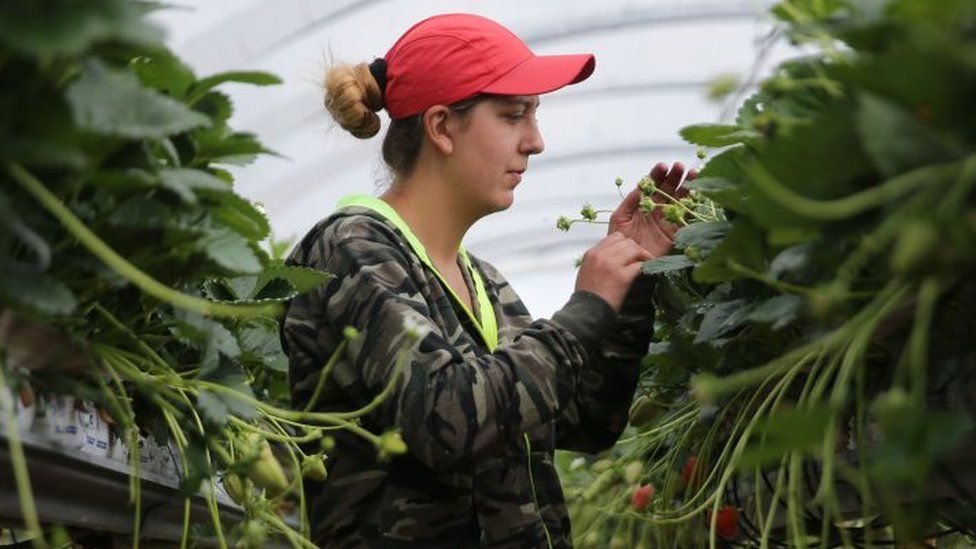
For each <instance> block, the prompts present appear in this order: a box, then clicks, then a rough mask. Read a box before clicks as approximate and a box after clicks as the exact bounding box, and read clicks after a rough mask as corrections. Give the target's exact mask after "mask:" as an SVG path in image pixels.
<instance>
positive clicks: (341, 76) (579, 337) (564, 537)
mask: <svg viewBox="0 0 976 549" xmlns="http://www.w3.org/2000/svg"><path fill="white" fill-rule="evenodd" d="M593 67H594V59H593V56H592V55H567V56H548V57H542V56H535V55H534V54H533V53H532V52H531V51H530V50H529V49H528V47H527V46H525V44H524V43H522V42H521V41H520V40H519V39H518V38H517V37H515V36H514V35H513V34H512V33H511V32H510V31H508V30H507V29H505V28H504V27H502V26H501V25H499V24H497V23H495V22H493V21H491V20H488V19H485V18H483V17H478V16H474V15H465V14H449V15H441V16H436V17H432V18H429V19H426V20H424V21H421V22H420V23H418V24H417V25H415V26H414V27H412V28H411V29H410V30H408V31H407V32H406V33H405V34H404V35H403V36H402V37H401V38H400V39H399V40H398V41H397V42H396V44H394V46H393V47H392V48H391V49H390V51H389V52H388V53H387V54H386V56H385V57H384V58H383V59H380V60H377V61H375V62H373V63H372V64H371V65H369V66H367V65H366V64H360V65H357V66H346V65H342V66H336V67H334V68H332V69H331V70H330V71H329V74H328V75H327V82H326V100H325V102H326V106H327V108H328V110H329V112H330V113H331V114H332V116H333V117H334V118H335V119H336V120H337V121H338V122H339V124H340V125H342V127H343V128H346V129H347V130H349V131H350V132H351V133H352V134H353V135H355V136H357V137H360V138H368V137H370V136H372V135H374V134H376V133H377V131H378V129H379V125H380V123H379V118H378V117H377V115H376V114H375V111H378V110H380V109H382V108H386V109H387V110H388V111H389V113H390V116H391V118H392V120H393V122H392V124H391V126H390V128H389V130H388V132H387V135H386V137H385V139H384V142H383V158H384V160H385V161H386V163H387V164H388V165H389V166H390V168H391V170H392V172H393V174H394V182H393V184H392V186H391V187H390V188H389V189H388V190H387V191H386V192H385V193H384V194H383V195H382V196H381V197H380V198H370V197H350V198H347V199H344V200H343V201H341V202H340V207H339V209H338V211H337V212H336V213H334V214H333V215H331V216H330V217H328V218H327V219H325V220H323V221H321V222H320V223H318V224H317V225H316V226H315V227H314V228H313V229H312V230H311V231H310V232H309V233H308V235H307V236H306V237H305V238H304V239H303V240H302V242H301V243H300V245H299V246H298V247H297V248H296V250H295V251H294V252H293V253H292V255H291V257H290V258H289V262H290V263H291V264H295V265H307V266H311V267H315V268H318V269H322V270H326V271H329V272H331V273H333V274H335V275H336V277H335V279H333V280H331V281H330V282H329V283H328V284H326V285H325V286H323V287H321V288H319V289H318V290H316V291H313V292H311V293H309V294H306V295H303V296H300V297H297V298H295V299H294V301H293V302H292V303H291V304H290V306H289V309H288V313H287V317H286V320H285V324H284V327H283V340H284V343H285V346H286V350H287V353H288V354H289V357H290V362H291V365H290V368H291V369H290V373H291V384H292V395H293V397H294V401H295V402H294V404H295V405H296V406H299V407H307V406H309V401H310V399H311V395H312V394H313V392H314V391H315V387H316V385H318V382H319V377H320V375H321V372H322V368H323V365H324V364H325V363H326V361H327V360H328V358H329V356H330V355H331V354H332V352H333V351H334V350H335V349H336V348H337V347H338V346H339V345H340V344H341V342H342V341H343V337H344V336H343V332H344V328H345V327H347V326H351V327H353V328H355V329H356V330H358V332H359V336H358V337H356V338H354V339H352V340H351V341H349V342H348V346H347V347H346V348H345V350H344V351H343V353H342V357H341V359H340V361H339V362H338V363H337V364H336V365H335V366H334V369H333V370H332V371H331V375H330V378H329V379H328V380H327V381H328V383H327V385H326V386H325V390H324V391H323V392H322V393H321V394H320V395H319V396H318V397H317V398H315V399H314V402H312V405H313V406H314V408H315V409H317V410H322V411H347V410H352V409H356V408H359V407H362V406H365V405H367V404H368V403H370V402H371V401H372V400H373V399H374V398H375V397H376V396H377V395H378V394H380V393H381V392H382V391H383V390H384V387H386V386H387V384H388V383H389V382H390V381H391V378H393V377H394V376H395V375H397V372H398V371H399V375H400V376H401V377H400V379H399V380H398V381H397V382H396V384H395V386H394V387H395V389H394V390H393V391H392V392H391V393H390V394H389V395H388V396H387V397H386V398H385V399H384V400H383V401H382V404H381V405H380V406H378V407H377V408H375V409H374V410H372V412H371V413H369V414H368V415H367V416H365V417H364V418H363V421H362V425H363V426H364V427H365V428H367V429H368V430H370V431H372V432H374V433H382V432H384V431H387V430H388V429H390V428H396V429H399V431H400V433H401V434H402V437H403V440H404V441H405V442H406V444H407V447H408V451H407V453H406V454H403V455H398V456H393V457H392V458H388V459H387V458H384V457H378V456H377V451H376V448H375V447H374V446H373V445H372V444H370V443H369V442H366V441H365V439H363V438H362V437H359V436H356V435H353V434H349V433H346V432H339V433H338V434H337V435H336V439H337V444H336V446H335V448H334V450H333V451H332V452H331V455H330V457H329V464H328V466H329V467H328V468H329V477H328V479H327V480H326V481H325V482H324V483H317V482H308V483H307V484H306V489H307V491H308V492H307V493H308V494H309V496H310V498H311V499H312V505H311V512H310V515H311V521H312V524H313V538H314V541H316V543H318V544H319V545H322V546H327V547H364V546H365V547H414V548H415V547H452V548H455V547H477V546H490V547H544V546H549V545H551V546H553V547H568V546H570V545H571V536H570V525H569V519H568V517H567V514H566V510H565V505H564V501H563V497H562V493H561V490H560V486H559V479H558V477H557V475H556V470H555V468H554V466H553V451H554V449H555V448H566V449H573V450H579V451H585V452H596V451H599V450H602V449H604V448H607V447H609V446H610V445H612V444H613V443H614V441H615V440H616V439H617V437H618V436H619V434H620V432H621V430H622V429H623V428H624V426H625V424H626V414H627V409H628V404H629V402H630V400H631V397H632V395H633V392H634V389H635V384H636V378H637V371H638V365H639V361H640V358H641V357H642V356H643V355H644V352H645V351H646V349H647V345H648V342H649V340H650V337H651V329H652V317H653V311H652V309H651V304H650V299H649V298H650V295H649V294H650V282H649V281H648V280H644V279H640V280H638V279H639V274H640V266H641V263H642V262H644V261H646V260H648V259H651V258H653V257H656V256H659V255H661V254H664V253H666V252H667V251H668V249H669V248H670V246H671V237H672V236H673V233H674V227H672V226H668V225H666V224H664V223H663V221H662V220H661V219H660V215H654V216H647V215H643V214H641V213H639V212H638V207H637V206H638V201H639V198H640V195H639V193H638V192H637V191H636V190H635V191H634V192H632V193H631V194H630V195H629V196H628V197H627V198H626V199H625V200H624V202H623V203H622V204H621V206H620V208H619V209H618V210H617V211H616V212H615V213H614V215H613V218H612V220H611V227H610V235H609V236H607V237H606V238H605V239H603V240H601V241H600V242H599V243H598V244H596V245H595V246H594V247H593V248H591V249H590V250H589V251H588V252H586V254H585V255H584V259H583V264H582V266H581V268H580V270H579V275H578V277H577V280H576V291H575V292H574V293H573V294H572V296H571V297H570V299H569V301H568V303H567V304H566V305H565V306H564V307H563V308H562V309H561V310H559V311H558V312H556V313H555V314H554V315H553V317H552V319H543V320H536V321H532V319H531V318H530V317H529V315H528V312H527V311H526V309H525V307H524V306H523V305H522V302H521V301H520V300H519V298H518V296H516V295H515V292H514V291H513V290H512V288H511V287H510V286H509V285H508V283H507V282H506V281H505V279H504V278H503V277H502V276H501V274H499V273H498V271H496V270H495V269H494V268H493V267H492V266H491V265H489V264H488V263H486V262H484V261H482V260H480V259H477V258H475V257H473V256H470V255H468V254H467V253H466V252H465V251H464V249H463V248H462V247H461V241H462V239H463V237H464V234H465V233H466V231H467V230H468V229H469V228H470V227H471V225H472V224H473V223H474V222H475V221H477V220H478V219H480V218H482V217H484V216H486V215H488V214H490V213H493V212H497V211H501V210H504V209H506V208H508V207H509V206H510V205H511V204H512V200H513V196H514V190H515V188H516V186H517V185H518V184H519V182H520V180H521V177H522V173H523V172H524V171H525V170H526V168H527V167H528V164H529V157H530V156H532V155H535V154H539V153H541V152H542V150H543V146H544V145H543V140H542V136H541V135H540V133H539V128H538V127H537V125H536V119H535V112H536V109H537V108H538V106H539V98H538V95H539V94H541V93H545V92H549V91H552V90H555V89H557V88H560V87H563V86H565V85H568V84H573V83H576V82H579V81H582V80H583V79H585V78H587V77H588V76H589V75H590V74H591V73H592V71H593ZM683 175H684V174H683V168H682V167H681V165H680V164H675V165H674V166H673V167H672V169H671V170H670V172H668V170H667V169H666V166H664V165H663V164H659V165H657V166H655V169H654V170H652V177H654V178H655V179H656V180H657V181H658V183H659V184H661V186H663V187H664V188H666V189H670V190H672V191H674V189H676V188H677V187H678V184H679V183H680V181H681V179H682V177H683ZM635 282H636V283H635ZM398 357H402V358H401V361H400V366H399V367H398V366H397V364H398ZM398 368H399V370H398Z"/></svg>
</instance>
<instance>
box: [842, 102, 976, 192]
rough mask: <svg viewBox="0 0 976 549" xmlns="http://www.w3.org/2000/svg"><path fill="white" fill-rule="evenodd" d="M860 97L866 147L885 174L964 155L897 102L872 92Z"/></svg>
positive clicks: (860, 129) (860, 128)
mask: <svg viewBox="0 0 976 549" xmlns="http://www.w3.org/2000/svg"><path fill="white" fill-rule="evenodd" d="M859 99H860V109H859V110H858V112H857V129H858V132H859V133H860V134H861V139H862V142H863V145H864V149H865V150H866V151H867V152H868V154H870V155H871V158H872V159H873V160H874V163H875V165H876V166H877V167H878V169H879V170H880V171H881V173H882V174H883V175H884V176H885V177H893V176H895V175H898V174H900V173H904V172H906V171H908V170H911V169H912V168H917V167H919V166H922V165H925V164H934V163H938V162H943V161H947V160H951V159H953V158H955V157H957V156H960V155H962V154H963V152H964V149H963V148H962V147H961V146H959V145H958V144H956V143H953V142H952V141H950V140H949V139H948V138H947V137H945V136H943V135H942V134H940V133H939V132H937V131H935V130H934V129H933V128H932V127H930V126H928V125H926V124H923V123H921V122H920V121H919V120H918V119H917V118H915V117H914V116H912V115H911V114H909V113H907V112H905V110H904V109H902V108H901V107H900V106H898V105H897V104H895V103H892V102H891V101H888V100H885V99H882V98H880V97H878V96H876V95H872V94H870V93H861V94H860V96H859Z"/></svg>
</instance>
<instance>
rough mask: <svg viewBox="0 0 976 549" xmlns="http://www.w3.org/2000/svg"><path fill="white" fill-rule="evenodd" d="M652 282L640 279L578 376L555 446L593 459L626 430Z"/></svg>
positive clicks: (646, 334)
mask: <svg viewBox="0 0 976 549" xmlns="http://www.w3.org/2000/svg"><path fill="white" fill-rule="evenodd" d="M653 290H654V279H653V278H652V277H649V276H642V277H641V278H638V279H637V281H635V282H634V284H633V286H631V288H630V291H629V292H628V293H627V297H626V299H625V300H624V304H623V307H622V308H621V310H620V314H619V315H618V316H617V322H616V324H615V326H614V329H613V330H610V331H609V332H608V333H607V335H606V337H604V339H603V341H602V344H601V346H600V348H599V352H598V353H597V354H596V355H595V356H594V357H593V359H591V360H589V361H587V362H586V364H585V366H584V367H583V369H582V370H581V371H580V378H579V388H578V390H577V393H576V394H577V396H576V398H575V399H574V401H573V403H572V405H570V406H567V407H566V408H565V410H564V412H563V414H562V415H561V416H560V418H559V421H558V423H557V424H556V446H557V447H558V448H562V449H565V450H575V451H578V452H587V453H596V452H600V451H602V450H605V449H607V448H609V447H610V446H612V445H613V444H614V443H615V442H616V441H617V439H618V438H619V437H620V433H621V432H623V430H624V427H626V426H627V413H628V410H629V408H630V406H629V405H630V402H631V400H632V398H633V396H634V391H635V389H636V388H637V377H638V374H639V373H640V363H641V359H642V358H643V357H644V355H645V354H646V353H647V348H648V345H649V344H650V342H651V337H652V336H653V334H654V308H653V305H652V301H651V300H652V294H653Z"/></svg>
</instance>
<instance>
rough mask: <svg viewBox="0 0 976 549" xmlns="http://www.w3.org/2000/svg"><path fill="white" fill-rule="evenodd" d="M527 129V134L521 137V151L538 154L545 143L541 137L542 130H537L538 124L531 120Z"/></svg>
mask: <svg viewBox="0 0 976 549" xmlns="http://www.w3.org/2000/svg"><path fill="white" fill-rule="evenodd" d="M527 131H528V134H527V135H526V136H525V138H524V139H522V151H521V152H522V153H523V154H539V153H541V152H542V151H544V150H545V148H546V143H545V141H543V139H542V132H541V131H539V125H538V124H537V123H535V122H534V121H533V122H532V124H530V126H529V129H528V130H527Z"/></svg>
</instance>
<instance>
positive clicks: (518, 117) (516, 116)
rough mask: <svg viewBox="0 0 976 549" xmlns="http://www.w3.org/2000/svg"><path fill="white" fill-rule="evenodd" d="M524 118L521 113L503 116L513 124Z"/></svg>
mask: <svg viewBox="0 0 976 549" xmlns="http://www.w3.org/2000/svg"><path fill="white" fill-rule="evenodd" d="M524 117H525V113H521V112H517V113H511V114H506V115H505V118H507V119H509V120H511V121H513V122H517V121H519V120H521V119H522V118H524Z"/></svg>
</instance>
